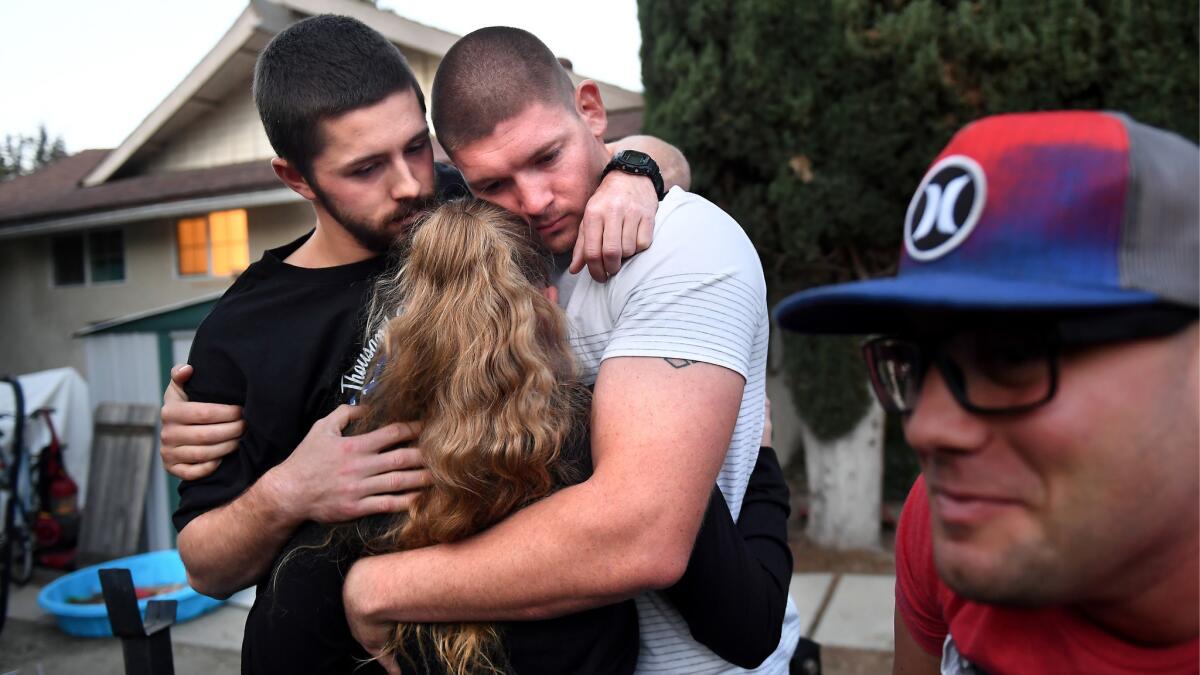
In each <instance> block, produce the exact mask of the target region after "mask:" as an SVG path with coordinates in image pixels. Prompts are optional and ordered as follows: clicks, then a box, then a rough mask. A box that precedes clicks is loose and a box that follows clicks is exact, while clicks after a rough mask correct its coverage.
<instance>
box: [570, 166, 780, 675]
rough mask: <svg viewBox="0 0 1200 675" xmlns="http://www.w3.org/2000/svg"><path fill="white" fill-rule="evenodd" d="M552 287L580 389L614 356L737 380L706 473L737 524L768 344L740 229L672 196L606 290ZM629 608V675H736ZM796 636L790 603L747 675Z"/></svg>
mask: <svg viewBox="0 0 1200 675" xmlns="http://www.w3.org/2000/svg"><path fill="white" fill-rule="evenodd" d="M557 286H558V288H559V303H560V304H561V305H562V306H563V308H564V309H565V310H566V314H567V321H568V323H569V326H570V330H571V344H572V347H573V348H574V350H575V355H576V358H577V359H578V361H579V365H580V369H581V371H582V374H583V377H584V381H585V382H586V383H587V384H588V385H591V384H594V383H595V381H596V374H597V372H598V371H599V370H600V363H601V362H602V361H603V360H605V359H610V358H614V357H619V356H652V357H663V358H680V359H689V360H692V361H702V362H704V363H711V364H714V365H718V366H722V367H724V368H728V369H730V370H733V371H735V372H737V373H738V374H740V375H741V376H742V377H744V378H745V380H746V385H745V392H744V394H743V395H742V403H741V408H740V410H739V412H738V419H737V423H736V425H735V426H734V430H733V438H732V440H731V442H730V445H729V450H728V452H727V453H726V456H725V463H724V464H723V465H722V467H721V472H720V474H719V475H718V476H717V485H718V486H719V487H720V488H721V492H722V494H723V495H724V496H725V501H726V502H727V503H728V505H729V511H730V513H731V514H733V517H734V519H735V520H736V519H737V517H738V514H739V512H740V511H741V506H742V498H743V497H744V495H745V492H746V484H747V482H749V479H750V473H751V471H753V470H754V463H755V461H756V460H757V459H758V448H759V442H760V439H761V438H762V427H763V406H764V403H765V401H764V398H765V395H766V393H765V385H766V372H765V371H766V358H767V338H768V335H769V322H768V319H767V299H766V283H765V281H764V280H763V273H762V266H761V264H760V263H759V260H758V254H757V252H755V250H754V246H753V245H752V244H751V243H750V240H749V239H748V238H747V237H746V234H745V232H743V231H742V228H741V227H740V226H739V225H738V224H737V223H736V222H734V220H733V219H732V218H730V217H729V216H728V215H727V214H726V213H725V212H724V211H722V210H721V209H719V208H717V207H716V206H715V205H713V204H712V203H711V202H709V201H708V200H706V199H704V198H702V197H700V196H698V195H694V194H691V193H689V192H685V191H683V190H681V189H679V188H673V189H672V190H671V191H670V192H669V193H667V196H666V197H665V198H664V199H663V201H662V203H661V204H659V208H658V215H657V217H656V218H655V223H654V243H653V244H652V245H651V246H650V248H649V249H648V250H646V251H643V252H642V253H639V254H638V255H636V256H634V257H633V258H631V259H630V260H629V261H627V262H626V264H625V265H624V267H622V269H621V271H620V273H618V274H617V275H616V276H615V277H613V278H612V279H610V280H609V281H608V283H606V284H600V283H596V282H595V281H593V280H592V278H591V277H590V276H589V275H588V273H587V272H586V271H584V272H582V273H581V274H577V275H565V276H564V277H562V278H560V279H559V281H558V283H557ZM697 414H699V415H703V414H704V411H697ZM637 606H638V624H639V633H640V636H641V645H640V650H639V653H638V665H637V670H638V672H639V673H661V672H668V673H742V672H747V671H745V670H743V669H741V668H738V667H736V666H734V665H732V664H730V663H727V662H726V661H724V660H722V659H721V658H720V657H718V656H717V655H716V654H714V653H712V651H710V650H709V649H708V648H706V647H704V646H703V645H701V644H700V643H698V642H696V641H695V640H693V639H692V637H691V635H690V634H689V632H688V628H687V624H686V622H684V620H683V617H681V616H680V615H679V612H677V611H676V610H675V608H674V607H673V606H671V604H670V603H669V602H668V601H667V600H666V599H665V598H664V597H662V596H661V595H660V594H658V593H647V594H644V595H642V596H639V597H638V598H637ZM799 636H800V621H799V615H798V614H797V612H796V608H795V605H793V604H792V602H791V600H790V599H789V600H788V605H787V613H786V615H785V618H784V625H783V635H782V638H781V640H780V644H779V647H778V648H777V649H776V650H775V653H774V654H772V655H771V656H770V657H769V658H768V659H767V660H766V661H765V662H764V663H763V664H762V665H761V666H760V667H759V668H758V669H757V670H755V671H750V672H758V673H785V672H787V666H788V661H789V660H790V659H791V656H792V651H793V649H794V648H795V645H796V640H797V639H798V638H799Z"/></svg>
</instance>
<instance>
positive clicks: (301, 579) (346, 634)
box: [242, 434, 728, 675]
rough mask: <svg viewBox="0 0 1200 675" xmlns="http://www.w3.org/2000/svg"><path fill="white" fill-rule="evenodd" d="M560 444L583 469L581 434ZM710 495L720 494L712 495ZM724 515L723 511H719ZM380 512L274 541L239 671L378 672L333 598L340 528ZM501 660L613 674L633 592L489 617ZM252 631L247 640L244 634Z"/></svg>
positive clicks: (578, 472)
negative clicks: (542, 616) (527, 614)
mask: <svg viewBox="0 0 1200 675" xmlns="http://www.w3.org/2000/svg"><path fill="white" fill-rule="evenodd" d="M577 436H579V437H577V438H575V439H573V442H571V443H570V444H568V446H567V447H565V448H563V451H562V455H561V460H560V461H561V462H563V463H564V464H565V465H566V466H567V472H568V476H569V477H570V482H578V481H581V480H585V479H586V478H587V476H588V475H590V473H591V455H590V451H589V444H588V439H587V437H586V435H584V434H577ZM718 498H720V496H719V495H718ZM726 517H728V516H726ZM388 520H390V519H389V518H388V517H386V516H383V517H374V518H368V519H365V520H362V521H359V522H358V523H357V524H356V525H353V526H348V527H347V526H343V527H340V528H337V529H336V530H331V528H329V527H328V526H324V525H318V524H316V523H306V524H305V525H304V527H302V528H301V529H300V531H299V532H297V534H296V536H295V537H293V538H292V541H290V542H288V544H287V545H286V546H285V547H284V550H283V553H282V554H281V556H280V558H279V560H277V561H276V563H275V565H274V566H273V569H272V577H271V579H270V582H269V583H267V584H264V588H263V590H260V591H259V592H260V595H259V596H258V599H257V601H256V602H255V603H254V608H253V609H251V611H250V616H249V617H247V619H246V639H245V640H243V641H242V672H243V673H258V674H262V675H266V674H268V673H293V672H304V673H322V674H332V673H349V672H351V671H354V672H355V673H382V672H384V671H383V668H382V667H380V666H379V665H378V664H376V663H370V664H368V665H366V666H362V667H361V669H360V670H356V668H359V666H360V665H361V664H362V663H363V662H364V660H365V659H367V658H368V656H367V654H366V652H365V651H364V650H363V648H362V647H361V645H359V644H358V643H357V642H356V641H355V640H354V637H353V636H352V635H351V634H350V626H349V624H348V623H347V621H346V616H345V607H344V605H343V604H342V585H343V583H344V582H345V577H346V573H347V572H348V571H349V570H350V566H351V565H352V564H353V563H354V561H355V560H356V559H357V558H358V557H359V556H360V555H361V550H362V546H361V541H360V540H359V538H358V537H357V535H356V534H355V533H352V532H349V531H348V530H349V528H356V529H361V530H363V531H368V532H374V531H378V530H379V529H381V528H382V527H385V526H386V523H387V521H388ZM496 626H497V628H498V629H499V630H500V635H501V644H502V646H503V647H504V650H505V657H506V658H507V661H508V663H507V666H508V668H510V669H511V672H514V673H519V674H520V675H537V674H539V673H545V674H546V675H558V674H559V673H572V674H573V675H602V674H604V675H622V674H625V673H632V672H633V670H634V666H635V665H636V664H637V652H638V623H637V606H636V604H635V603H634V602H633V600H627V601H625V602H620V603H616V604H612V605H605V606H602V607H596V608H593V609H590V610H586V611H582V612H576V613H574V614H568V615H566V616H562V617H557V618H554V619H546V620H542V621H506V622H498V623H497V624H496ZM251 636H253V639H251ZM407 654H408V656H409V657H410V658H411V659H412V661H411V662H410V661H407V660H405V659H404V658H399V659H397V663H398V664H399V665H400V667H401V669H402V670H403V671H404V672H406V673H422V674H423V673H442V672H444V670H445V669H444V668H443V667H442V665H441V664H440V663H437V662H433V661H425V660H423V659H422V658H421V654H420V651H419V649H418V647H417V645H415V644H414V645H409V649H408V650H407Z"/></svg>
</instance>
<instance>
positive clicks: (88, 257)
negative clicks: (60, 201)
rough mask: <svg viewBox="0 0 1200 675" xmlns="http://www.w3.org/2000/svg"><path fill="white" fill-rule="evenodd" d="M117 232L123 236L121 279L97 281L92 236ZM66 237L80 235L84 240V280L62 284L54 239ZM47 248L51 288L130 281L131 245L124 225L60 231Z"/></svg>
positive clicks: (82, 286)
mask: <svg viewBox="0 0 1200 675" xmlns="http://www.w3.org/2000/svg"><path fill="white" fill-rule="evenodd" d="M113 232H116V233H117V234H119V235H120V237H121V246H120V248H121V278H120V279H105V280H101V281H96V280H95V279H93V278H92V237H93V236H94V235H99V234H109V233H113ZM64 237H79V238H80V240H81V241H82V244H83V246H82V248H83V281H82V282H80V283H77V284H60V283H58V275H57V274H56V272H57V271H58V259H57V257H56V256H55V254H54V241H55V240H56V239H61V238H64ZM47 248H48V249H49V253H50V256H49V257H50V265H49V272H50V288H54V289H58V288H90V287H101V288H102V287H104V286H118V285H120V284H123V283H125V282H127V281H129V247H128V246H126V242H125V228H124V227H100V228H94V229H89V230H76V231H74V232H60V233H58V234H52V235H50V237H49V238H48V239H47Z"/></svg>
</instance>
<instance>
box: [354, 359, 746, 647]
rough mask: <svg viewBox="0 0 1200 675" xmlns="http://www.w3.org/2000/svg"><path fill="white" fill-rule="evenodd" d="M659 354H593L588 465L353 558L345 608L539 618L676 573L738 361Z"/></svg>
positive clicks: (728, 429)
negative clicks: (462, 526) (386, 551)
mask: <svg viewBox="0 0 1200 675" xmlns="http://www.w3.org/2000/svg"><path fill="white" fill-rule="evenodd" d="M687 363H689V364H690V365H688V366H687V367H682V368H680V367H678V366H673V365H671V364H670V363H668V362H667V361H666V360H664V359H662V358H649V357H627V358H612V359H608V360H606V361H604V363H603V364H602V366H601V368H600V373H599V376H598V378H597V381H596V387H595V394H594V400H593V406H592V421H593V423H592V454H593V461H594V465H595V471H594V473H593V475H592V477H591V478H589V479H588V480H587V481H585V482H584V483H581V484H579V485H575V486H572V487H568V488H566V489H563V490H561V491H559V492H557V493H555V494H553V495H551V496H550V497H548V498H546V499H544V500H542V501H540V502H538V503H536V504H534V505H532V506H530V507H528V508H525V509H523V510H521V511H519V512H517V513H516V514H514V515H513V516H511V517H510V518H508V519H507V520H505V521H504V522H502V523H500V524H498V525H497V526H495V527H493V528H491V529H490V530H487V531H485V532H483V533H481V534H479V535H477V536H475V537H472V538H470V539H467V540H464V541H462V542H458V543H456V544H451V545H443V546H434V547H429V548H423V549H416V550H413V551H406V552H403V553H397V554H391V555H387V556H377V557H373V558H368V559H364V560H361V561H359V563H357V564H356V565H355V567H354V568H353V569H352V570H351V572H350V574H349V575H348V576H347V579H346V588H345V598H346V604H347V616H348V617H349V618H350V619H351V627H352V629H354V630H355V634H356V637H359V639H360V641H363V642H364V644H365V646H367V647H368V649H371V648H372V647H373V646H376V645H373V644H369V643H371V642H372V640H371V639H370V636H366V639H364V633H366V632H374V634H375V635H380V634H382V633H381V632H380V629H385V628H386V626H388V625H389V624H391V623H395V622H418V621H447V620H482V621H489V620H507V619H518V620H519V619H538V618H544V617H550V616H558V615H561V614H565V613H569V612H574V611H579V610H583V609H587V608H590V607H595V606H599V605H602V604H608V603H611V602H615V601H618V600H622V599H625V598H629V597H631V596H633V595H636V594H638V593H640V592H643V591H647V590H654V589H661V588H665V587H667V586H670V585H671V584H673V583H675V582H676V581H678V580H679V578H680V577H681V576H682V575H683V572H684V570H685V569H686V567H687V563H688V558H689V556H690V554H691V549H692V545H693V544H694V542H695V539H696V533H697V531H698V529H699V526H700V521H701V518H702V516H703V513H704V508H705V506H706V505H707V503H708V498H709V495H710V493H711V491H712V485H713V483H714V482H715V481H716V476H717V473H718V472H719V470H720V468H721V465H722V462H723V461H724V458H725V453H726V452H727V450H728V447H729V441H730V438H731V436H732V434H733V429H734V425H735V423H736V421H737V415H738V409H739V406H740V402H741V397H742V394H743V389H744V380H743V378H742V376H741V375H739V374H738V373H736V372H734V371H732V370H728V369H726V368H722V367H719V366H714V365H709V364H705V363H691V362H687Z"/></svg>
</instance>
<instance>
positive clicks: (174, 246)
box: [171, 208, 251, 281]
mask: <svg viewBox="0 0 1200 675" xmlns="http://www.w3.org/2000/svg"><path fill="white" fill-rule="evenodd" d="M225 211H241V212H242V213H244V214H245V220H246V267H243V268H242V269H241V270H238V271H236V272H232V273H230V274H213V236H212V220H211V216H212V214H213V213H223V212H225ZM201 218H202V219H204V255H205V271H204V272H202V273H196V274H184V273H183V272H182V271H180V264H181V262H182V261H181V259H180V255H179V254H180V249H179V223H180V222H181V221H184V220H193V219H201ZM171 258H172V265H171V270H172V273H173V274H174V275H175V278H176V279H180V280H183V281H187V280H207V279H236V278H237V277H238V276H239V275H240V274H241V273H242V272H245V271H246V269H247V268H249V267H250V263H251V260H250V211H249V210H248V209H245V208H235V209H221V210H219V211H206V212H204V213H200V214H195V215H190V216H183V217H179V218H173V219H171Z"/></svg>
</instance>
